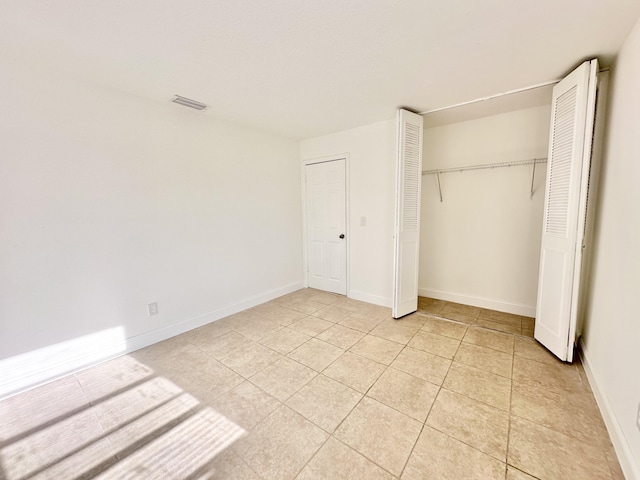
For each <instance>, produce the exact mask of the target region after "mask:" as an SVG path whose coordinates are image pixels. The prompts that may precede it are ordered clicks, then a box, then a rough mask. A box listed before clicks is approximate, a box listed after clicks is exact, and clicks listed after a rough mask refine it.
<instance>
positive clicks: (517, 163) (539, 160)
mask: <svg viewBox="0 0 640 480" xmlns="http://www.w3.org/2000/svg"><path fill="white" fill-rule="evenodd" d="M546 162H547V158H546V157H544V158H532V159H529V160H518V161H515V162H497V163H484V164H482V165H468V166H466V167H453V168H440V169H436V170H423V171H422V175H439V174H441V173H452V172H466V171H467V170H485V169H490V168H502V167H518V166H520V165H535V164H538V163H546Z"/></svg>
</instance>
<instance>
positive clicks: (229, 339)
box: [198, 331, 252, 360]
mask: <svg viewBox="0 0 640 480" xmlns="http://www.w3.org/2000/svg"><path fill="white" fill-rule="evenodd" d="M251 343H252V340H249V339H248V338H247V337H245V336H244V335H241V334H239V333H238V332H235V331H230V332H227V333H224V334H222V335H220V336H219V337H216V338H214V339H213V340H211V341H210V342H209V343H199V344H198V348H200V349H201V350H202V351H203V352H205V353H207V354H208V355H211V356H212V357H213V358H215V359H216V360H220V359H222V358H224V357H226V356H227V355H231V354H232V353H234V352H236V351H237V350H239V349H241V348H243V347H245V346H247V345H250V344H251Z"/></svg>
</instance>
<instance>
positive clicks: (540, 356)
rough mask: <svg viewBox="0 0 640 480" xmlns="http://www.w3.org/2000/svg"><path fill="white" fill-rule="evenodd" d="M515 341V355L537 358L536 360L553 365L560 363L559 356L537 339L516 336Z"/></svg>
mask: <svg viewBox="0 0 640 480" xmlns="http://www.w3.org/2000/svg"><path fill="white" fill-rule="evenodd" d="M515 342H516V343H515V350H514V354H515V355H517V356H519V357H522V358H528V359H529V360H535V361H536V362H542V363H550V364H552V365H557V364H558V359H557V357H556V356H555V355H554V354H553V353H551V352H550V351H549V350H547V349H546V348H544V347H543V346H542V345H541V344H540V343H538V342H537V341H536V340H532V339H529V338H522V337H516V338H515Z"/></svg>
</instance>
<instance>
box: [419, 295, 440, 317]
mask: <svg viewBox="0 0 640 480" xmlns="http://www.w3.org/2000/svg"><path fill="white" fill-rule="evenodd" d="M446 303H447V302H445V301H444V300H436V299H433V298H427V297H418V310H419V311H423V312H427V313H440V312H441V311H442V309H443V308H444V306H445V304H446Z"/></svg>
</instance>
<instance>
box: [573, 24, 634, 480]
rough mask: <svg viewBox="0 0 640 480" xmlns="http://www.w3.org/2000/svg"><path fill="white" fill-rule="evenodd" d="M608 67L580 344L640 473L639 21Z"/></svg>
mask: <svg viewBox="0 0 640 480" xmlns="http://www.w3.org/2000/svg"><path fill="white" fill-rule="evenodd" d="M612 72H613V73H612V76H611V81H610V91H609V95H608V99H609V107H608V112H607V124H606V127H605V140H604V151H603V160H602V166H601V168H602V171H601V176H600V182H599V189H598V198H597V203H596V205H597V209H596V223H595V238H594V243H593V249H594V252H593V259H592V264H591V270H590V272H591V275H590V281H589V284H588V299H587V306H586V316H585V324H584V327H583V337H582V347H583V353H584V355H583V357H584V363H585V368H586V369H587V373H588V374H589V375H590V380H591V384H592V387H593V389H594V392H595V393H596V398H597V399H598V403H599V405H600V407H601V410H602V411H603V413H604V417H605V420H606V421H607V427H608V428H609V431H610V433H611V435H612V439H613V441H614V444H615V446H616V450H617V452H618V456H619V457H620V460H621V464H622V467H623V469H624V470H625V475H626V476H627V478H629V479H634V478H635V479H640V431H639V429H638V427H636V417H637V415H638V408H640V321H639V316H640V254H639V248H640V188H638V186H639V185H640V135H639V130H638V128H639V125H640V94H639V93H638V85H640V22H639V23H637V24H636V25H635V27H634V29H633V30H632V32H631V34H630V35H629V37H628V38H627V40H626V42H625V44H624V46H623V48H622V50H621V52H620V55H619V57H618V59H617V62H616V64H615V66H614V68H613V70H612Z"/></svg>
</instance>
